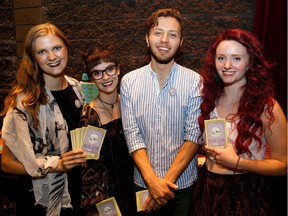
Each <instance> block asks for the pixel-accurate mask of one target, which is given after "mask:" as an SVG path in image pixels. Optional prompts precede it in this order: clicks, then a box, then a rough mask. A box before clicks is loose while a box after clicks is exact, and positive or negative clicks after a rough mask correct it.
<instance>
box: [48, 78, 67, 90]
mask: <svg viewBox="0 0 288 216" xmlns="http://www.w3.org/2000/svg"><path fill="white" fill-rule="evenodd" d="M44 80H45V84H46V85H47V86H48V88H49V89H50V90H51V91H58V90H63V89H65V88H67V86H68V82H67V80H66V79H65V77H64V76H61V77H57V78H55V77H51V76H46V77H45V76H44Z"/></svg>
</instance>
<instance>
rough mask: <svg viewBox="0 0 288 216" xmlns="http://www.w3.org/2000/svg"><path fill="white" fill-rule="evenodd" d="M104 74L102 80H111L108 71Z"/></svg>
mask: <svg viewBox="0 0 288 216" xmlns="http://www.w3.org/2000/svg"><path fill="white" fill-rule="evenodd" d="M102 73H103V77H102V79H107V78H108V79H109V77H110V76H109V75H108V74H107V72H106V70H105V71H103V72H102Z"/></svg>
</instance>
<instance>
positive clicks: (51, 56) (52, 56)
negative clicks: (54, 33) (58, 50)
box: [48, 52, 56, 60]
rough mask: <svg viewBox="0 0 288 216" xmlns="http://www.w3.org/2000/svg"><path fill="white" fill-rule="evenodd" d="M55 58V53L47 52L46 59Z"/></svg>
mask: <svg viewBox="0 0 288 216" xmlns="http://www.w3.org/2000/svg"><path fill="white" fill-rule="evenodd" d="M55 58H56V55H55V54H54V53H53V52H49V53H48V59H49V60H54V59H55Z"/></svg>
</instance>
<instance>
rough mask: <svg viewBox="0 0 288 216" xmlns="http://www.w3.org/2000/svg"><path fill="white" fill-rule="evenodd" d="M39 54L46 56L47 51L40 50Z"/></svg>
mask: <svg viewBox="0 0 288 216" xmlns="http://www.w3.org/2000/svg"><path fill="white" fill-rule="evenodd" d="M37 54H38V55H45V54H46V51H45V50H38V51H37Z"/></svg>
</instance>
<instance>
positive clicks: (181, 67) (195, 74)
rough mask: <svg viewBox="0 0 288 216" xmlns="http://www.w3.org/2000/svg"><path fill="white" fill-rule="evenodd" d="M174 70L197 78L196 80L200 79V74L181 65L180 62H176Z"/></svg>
mask: <svg viewBox="0 0 288 216" xmlns="http://www.w3.org/2000/svg"><path fill="white" fill-rule="evenodd" d="M176 70H177V71H180V72H181V74H182V75H183V74H184V75H185V76H187V77H190V78H193V79H197V80H200V79H201V75H200V74H199V73H197V72H196V71H194V70H192V69H189V68H187V67H184V66H182V65H180V64H177V63H176Z"/></svg>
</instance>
